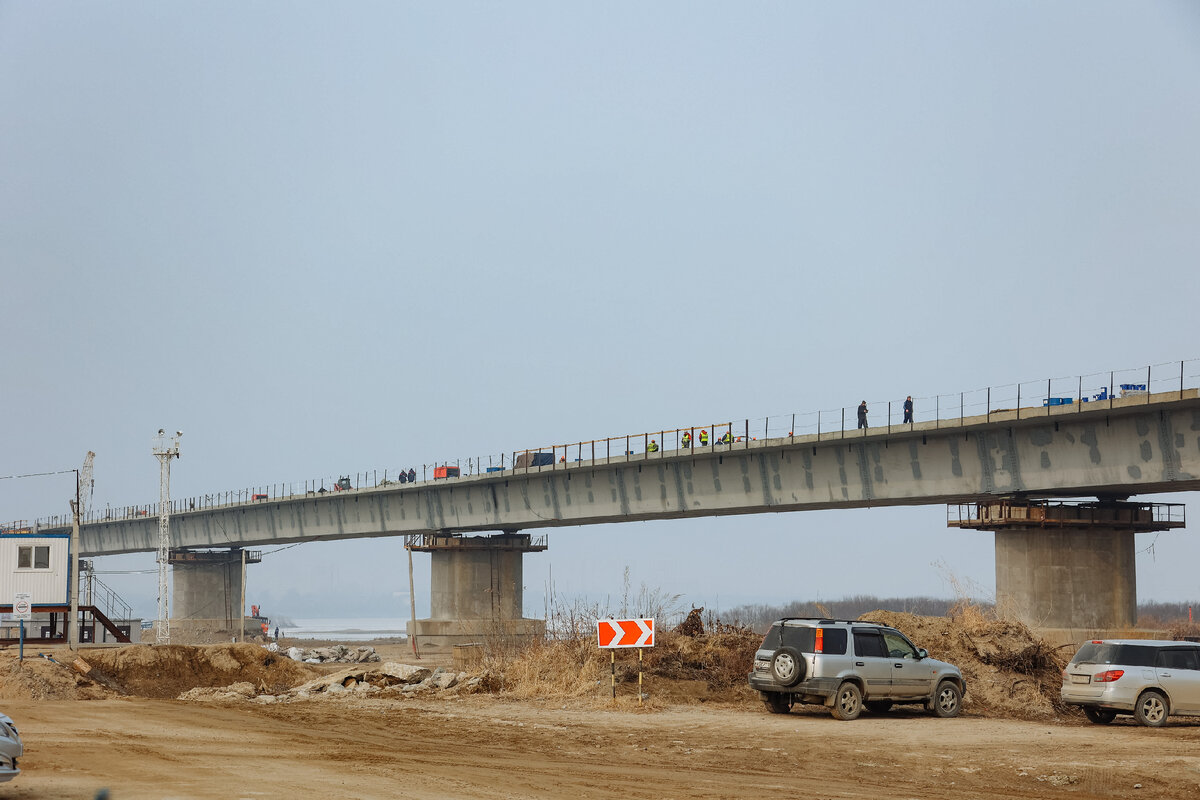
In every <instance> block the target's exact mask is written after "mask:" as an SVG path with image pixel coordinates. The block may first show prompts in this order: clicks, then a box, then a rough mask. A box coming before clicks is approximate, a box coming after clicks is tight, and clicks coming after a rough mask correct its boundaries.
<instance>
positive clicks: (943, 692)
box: [930, 681, 962, 718]
mask: <svg viewBox="0 0 1200 800" xmlns="http://www.w3.org/2000/svg"><path fill="white" fill-rule="evenodd" d="M930 710H931V711H933V713H934V716H938V717H943V718H949V717H957V716H958V712H959V711H962V692H960V691H959V689H958V687H957V686H955V685H954V684H953V683H952V682H951V681H942V682H941V683H939V684H938V687H937V692H935V693H934V695H933V701H932V702H931V703H930Z"/></svg>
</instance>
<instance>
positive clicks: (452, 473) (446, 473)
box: [433, 467, 459, 479]
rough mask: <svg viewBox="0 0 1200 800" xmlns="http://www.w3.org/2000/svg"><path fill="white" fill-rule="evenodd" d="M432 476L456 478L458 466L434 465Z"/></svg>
mask: <svg viewBox="0 0 1200 800" xmlns="http://www.w3.org/2000/svg"><path fill="white" fill-rule="evenodd" d="M433 477H434V478H435V479H437V478H457V477H459V469H458V467H434V468H433Z"/></svg>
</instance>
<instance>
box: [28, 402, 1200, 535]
mask: <svg viewBox="0 0 1200 800" xmlns="http://www.w3.org/2000/svg"><path fill="white" fill-rule="evenodd" d="M1195 490H1200V397H1198V392H1197V390H1196V389H1186V390H1181V391H1172V392H1164V393H1159V394H1153V395H1141V396H1135V397H1128V398H1121V399H1114V400H1110V401H1106V402H1103V403H1095V404H1084V405H1073V406H1058V407H1053V406H1052V407H1049V408H1045V409H1040V410H1039V409H1029V408H1022V409H1015V410H1000V411H991V412H990V413H988V414H987V415H979V416H976V417H966V418H963V419H961V420H949V421H948V420H944V419H943V420H935V421H931V422H924V423H916V424H912V425H893V426H891V427H890V428H882V427H880V428H868V429H866V430H858V431H834V432H830V433H823V434H820V435H815V434H813V435H807V436H795V437H791V436H787V437H781V438H775V439H767V440H758V441H742V442H736V443H734V444H730V445H721V444H709V445H707V446H704V447H700V446H696V447H693V448H691V449H685V450H660V451H657V452H651V453H636V454H623V455H612V456H607V457H597V458H594V459H589V460H583V461H570V462H561V463H560V462H556V463H552V464H549V465H546V466H542V467H530V468H517V469H508V470H506V471H504V472H498V473H487V474H481V475H474V476H468V477H462V478H453V479H447V480H438V481H426V482H421V483H417V484H403V485H390V486H384V487H377V488H365V489H352V490H348V491H339V492H334V493H327V494H323V495H321V494H313V493H309V494H303V495H291V496H287V497H282V498H273V499H270V500H265V501H264V500H259V501H253V502H247V503H235V504H229V505H224V506H213V507H204V508H199V509H196V510H187V511H175V512H173V513H172V518H171V540H172V545H173V547H175V548H222V547H258V546H266V545H275V544H288V543H295V542H305V541H325V540H334V539H344V538H360V537H374V536H396V535H427V534H436V533H440V532H446V531H454V532H470V531H496V530H510V531H511V530H521V529H526V528H546V527H559V526H573V525H588V524H597V523H609V522H628V521H638V520H653V519H679V518H687V517H701V516H718V515H727V514H757V513H766V512H782V511H802V510H807V509H828V508H861V507H869V506H892V505H926V504H941V503H959V502H968V501H973V500H984V499H987V498H992V497H1011V496H1017V497H1025V498H1064V497H1101V498H1124V497H1128V496H1132V495H1136V494H1148V493H1163V492H1182V491H1195ZM154 513H157V512H151V515H147V516H138V517H130V518H124V519H111V520H102V521H91V522H87V523H86V524H84V525H83V526H82V528H81V534H80V535H81V553H82V555H85V556H101V555H114V554H119V553H132V552H150V551H154V550H155V549H156V548H157V542H158V523H157V518H156V517H155V516H153V515H152V514H154ZM42 529H44V530H45V529H50V530H53V528H45V527H43V528H42Z"/></svg>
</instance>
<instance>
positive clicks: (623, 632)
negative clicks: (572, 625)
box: [596, 619, 654, 649]
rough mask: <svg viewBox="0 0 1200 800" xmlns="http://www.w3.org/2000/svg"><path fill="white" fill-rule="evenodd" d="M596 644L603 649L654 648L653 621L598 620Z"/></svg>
mask: <svg viewBox="0 0 1200 800" xmlns="http://www.w3.org/2000/svg"><path fill="white" fill-rule="evenodd" d="M596 642H597V643H598V644H599V645H600V647H601V648H602V649H609V648H615V647H654V620H653V619H598V620H596Z"/></svg>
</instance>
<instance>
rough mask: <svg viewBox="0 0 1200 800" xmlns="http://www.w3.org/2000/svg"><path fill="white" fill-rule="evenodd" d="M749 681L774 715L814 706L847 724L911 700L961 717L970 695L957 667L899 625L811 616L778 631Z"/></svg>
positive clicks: (770, 635)
mask: <svg viewBox="0 0 1200 800" xmlns="http://www.w3.org/2000/svg"><path fill="white" fill-rule="evenodd" d="M749 680H750V687H751V688H752V689H757V690H758V692H759V693H760V694H761V695H762V698H763V703H764V704H766V706H767V710H768V711H770V712H771V713H772V714H786V713H788V712H789V711H791V709H792V705H793V704H795V703H813V704H817V705H823V706H826V707H828V708H829V709H830V711H832V712H833V716H834V717H835V718H837V719H841V720H851V719H855V718H856V717H858V715H859V714H861V713H862V710H863V708H864V707H865V708H866V709H867V710H868V711H872V712H875V713H878V714H882V713H884V712H886V711H887V710H888V709H890V708H891V707H892V706H893V705H897V704H904V703H910V704H918V703H919V704H922V705H924V706H925V709H926V710H927V711H930V712H932V713H933V714H935V715H936V716H939V717H956V716H958V713H959V711H961V710H962V698H963V695H964V694H965V693H966V690H967V689H966V682H965V681H964V680H963V676H962V672H961V671H960V670H959V668H958V667H956V666H954V665H953V664H948V663H946V662H945V661H938V660H937V659H935V658H930V657H929V653H928V652H927V651H926V650H925V649H924V648H918V647H916V646H915V645H913V643H912V642H910V641H909V640H908V637H906V636H905V635H904V634H903V633H901V632H900V631H898V630H896V629H895V628H889V627H888V626H886V625H881V624H879V623H875V622H867V621H864V620H857V621H854V620H834V619H814V618H807V617H806V618H785V619H781V620H779V621H778V622H776V623H774V624H773V625H772V626H771V629H770V630H769V631H767V635H766V637H765V638H764V639H763V641H762V644H761V645H760V646H759V649H758V652H757V653H755V654H754V669H753V671H752V672H751V673H750V675H749Z"/></svg>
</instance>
